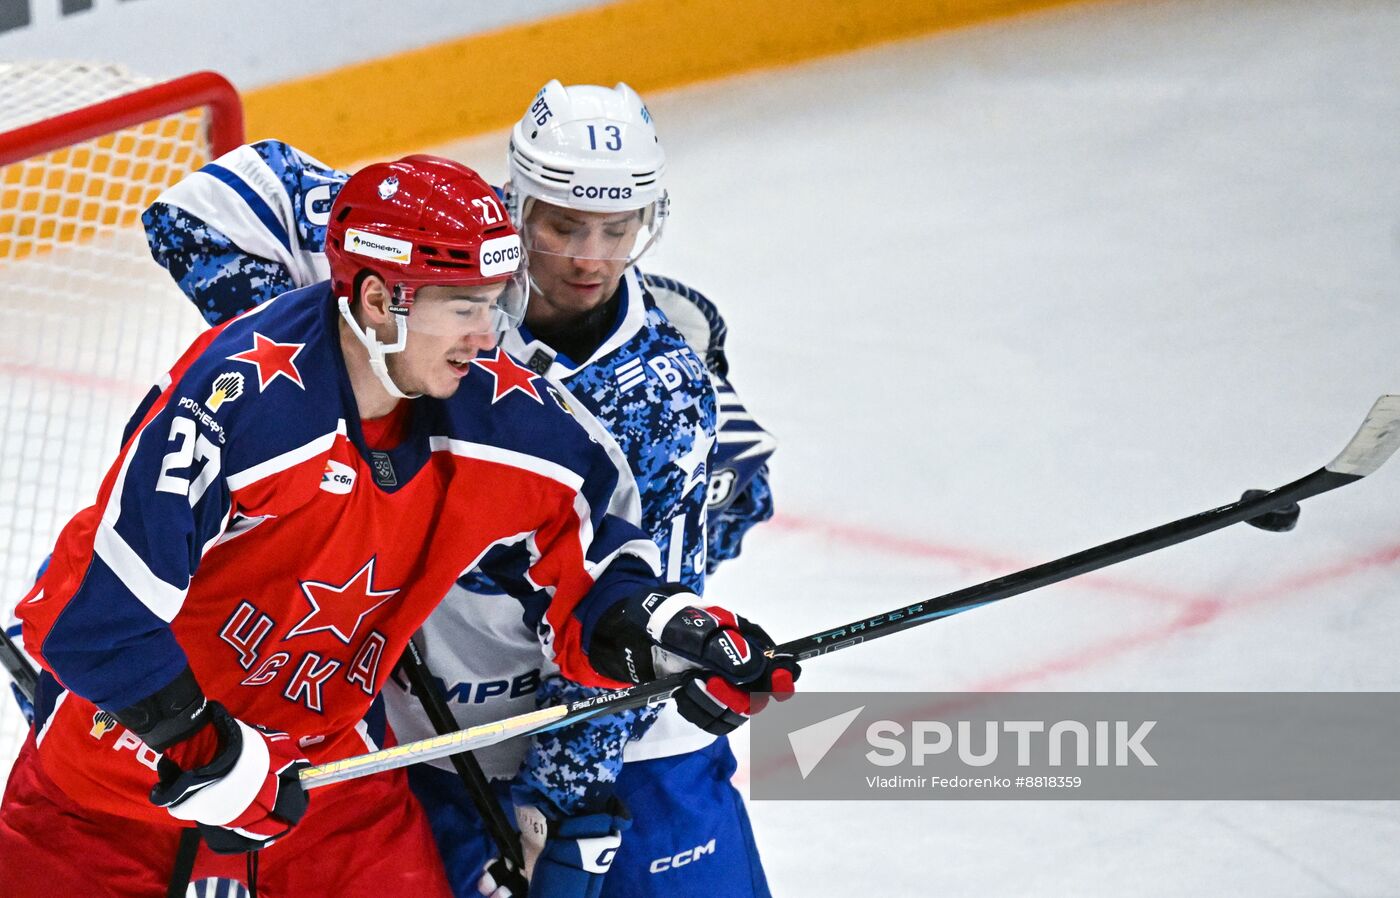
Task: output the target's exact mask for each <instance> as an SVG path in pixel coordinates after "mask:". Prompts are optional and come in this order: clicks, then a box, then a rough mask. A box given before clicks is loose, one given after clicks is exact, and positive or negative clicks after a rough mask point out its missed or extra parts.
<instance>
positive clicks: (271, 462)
mask: <svg viewBox="0 0 1400 898" xmlns="http://www.w3.org/2000/svg"><path fill="white" fill-rule="evenodd" d="M345 432H346V430H345V419H344V418H341V419H340V420H339V421H338V422H337V423H336V427H335V431H334V432H332V433H327V434H323V435H322V436H319V437H317V438H316V439H314V440H312V441H311V442H309V443H306V444H305V445H302V446H298V447H297V448H295V449H289V450H288V451H286V452H283V453H282V454H281V455H278V456H274V457H272V458H269V459H268V460H267V461H265V462H261V463H260V464H256V465H253V466H252V467H251V468H248V469H246V470H243V471H239V472H238V473H237V474H230V475H228V478H227V481H226V482H227V483H228V488H229V492H237V491H238V490H241V489H243V488H244V487H246V486H250V485H252V484H254V483H257V482H258V481H259V480H263V479H264V478H267V477H271V476H272V475H273V474H276V473H279V472H281V471H285V470H287V469H288V468H291V467H294V466H296V465H299V464H301V463H302V462H304V461H306V460H307V459H310V458H315V457H316V456H318V455H321V454H323V453H325V452H329V451H330V448H331V446H332V445H333V444H334V443H335V438H336V437H337V436H339V435H343V434H344V433H345Z"/></svg>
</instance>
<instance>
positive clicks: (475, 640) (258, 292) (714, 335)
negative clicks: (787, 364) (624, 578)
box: [143, 141, 774, 811]
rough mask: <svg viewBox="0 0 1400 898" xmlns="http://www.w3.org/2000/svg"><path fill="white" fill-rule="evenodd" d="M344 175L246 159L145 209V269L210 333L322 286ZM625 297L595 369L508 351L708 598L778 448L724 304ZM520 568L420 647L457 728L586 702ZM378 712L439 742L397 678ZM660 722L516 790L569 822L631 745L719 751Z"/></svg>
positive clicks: (622, 721) (566, 753)
mask: <svg viewBox="0 0 1400 898" xmlns="http://www.w3.org/2000/svg"><path fill="white" fill-rule="evenodd" d="M346 177H347V175H346V174H344V173H342V172H337V171H334V170H332V169H330V168H328V167H326V166H324V165H322V164H320V163H318V162H316V160H314V159H311V158H310V157H308V156H306V155H305V154H302V153H300V152H299V151H297V150H295V149H294V148H292V147H289V146H287V145H286V144H283V143H280V142H276V141H264V142H262V143H258V144H253V145H251V146H247V147H242V148H240V149H238V150H235V151H233V152H232V153H230V154H228V155H226V156H224V157H221V158H220V159H218V160H216V161H215V162H214V163H212V164H210V165H208V166H206V167H205V168H204V169H202V170H201V171H200V172H197V173H195V174H194V175H191V176H189V177H188V178H186V179H185V180H184V181H182V182H180V183H179V184H177V185H175V186H174V187H172V188H171V189H170V190H168V191H166V192H165V193H164V194H162V195H161V197H160V198H159V199H158V200H157V202H156V203H155V204H153V205H152V206H151V208H150V209H148V210H147V212H146V214H145V216H144V217H143V221H144V222H145V224H146V228H147V234H148V239H149V241H150V243H151V247H152V254H153V255H154V257H155V258H156V260H157V261H158V262H160V263H161V264H162V265H163V266H164V267H166V268H167V270H169V271H170V272H171V274H172V276H174V277H175V279H176V280H177V281H178V282H179V283H180V286H181V287H182V288H183V289H184V290H185V292H186V294H187V295H189V296H190V297H191V299H192V300H193V301H194V302H195V304H196V305H197V306H198V307H199V308H200V310H201V312H202V313H203V314H204V316H205V317H206V319H207V320H209V321H210V323H219V322H221V321H224V320H227V319H228V318H230V317H233V316H235V315H238V314H240V313H241V312H243V311H244V310H246V309H248V308H251V307H252V306H254V305H257V304H258V303H260V302H262V301H263V300H265V299H267V298H269V297H271V296H273V295H276V294H277V293H279V292H281V291H283V290H287V289H291V288H294V287H296V286H299V285H301V284H303V283H309V282H311V281H314V280H318V279H320V278H323V277H325V276H326V268H325V266H326V263H325V259H324V255H323V254H322V250H323V247H324V233H325V224H326V221H327V219H328V216H329V211H330V205H331V202H332V201H333V199H334V196H335V193H336V192H337V191H338V189H339V185H340V184H342V183H343V182H344V180H345V179H346ZM621 290H622V295H621V297H620V308H619V312H618V316H617V321H616V322H615V324H614V327H613V330H612V332H611V334H610V335H609V336H608V337H607V338H606V339H605V340H604V342H603V344H602V345H601V346H599V347H598V349H597V350H596V351H595V352H594V353H593V355H592V356H591V357H590V358H588V359H581V360H573V359H568V358H564V357H559V356H557V355H556V354H555V353H554V351H553V350H551V349H550V348H549V347H547V346H545V345H544V344H543V343H541V342H539V341H537V340H535V339H534V338H533V337H532V335H531V334H530V333H529V331H528V329H527V328H523V327H522V328H521V329H520V330H519V331H516V332H513V333H511V334H509V335H507V337H506V338H505V340H504V341H503V346H504V348H505V350H506V351H507V352H509V353H511V354H512V355H513V356H515V357H516V358H518V359H520V360H521V361H523V362H524V363H525V364H526V365H527V366H529V367H530V368H532V369H533V370H535V371H537V372H540V373H542V374H545V375H547V377H548V378H549V379H551V380H552V381H554V382H555V383H558V384H561V385H562V386H563V387H565V388H566V389H567V392H565V391H561V392H560V394H559V395H560V397H561V398H562V399H563V400H564V401H565V402H568V403H570V404H572V405H574V406H575V407H576V408H575V409H574V411H575V412H576V414H578V415H580V416H581V417H588V418H596V419H597V421H598V422H599V423H601V425H602V426H603V428H605V429H606V430H607V432H608V433H609V434H611V436H612V437H613V438H614V440H615V441H616V446H615V447H612V448H613V451H616V452H620V453H621V455H622V456H623V457H624V458H625V463H626V464H627V466H628V467H630V468H631V470H632V471H633V473H634V476H635V478H636V480H637V482H638V485H639V489H640V492H641V507H642V526H643V530H644V531H645V532H646V533H648V535H650V536H651V537H652V538H653V540H654V541H655V542H656V543H657V545H658V546H659V547H660V548H661V550H662V551H661V558H662V565H663V576H664V577H665V578H666V579H670V580H676V581H679V582H681V583H684V584H685V585H686V586H687V587H689V588H690V589H692V590H694V591H695V592H697V593H699V592H701V591H702V589H703V586H704V577H705V574H706V572H707V571H709V570H713V569H714V567H715V566H716V565H717V564H718V563H719V562H720V561H722V560H725V559H728V558H733V557H735V556H736V555H737V554H738V553H739V549H740V544H741V540H742V537H743V535H744V533H745V532H746V531H747V530H748V529H749V528H750V527H752V526H753V525H754V524H755V523H758V522H759V521H762V520H765V519H767V518H768V517H769V516H771V514H772V498H771V493H770V492H769V489H768V483H767V469H766V460H767V458H768V456H769V455H771V453H772V451H773V448H774V443H773V440H772V438H771V437H770V436H769V435H768V434H767V433H766V432H764V431H763V430H762V428H761V427H759V426H758V425H757V424H756V423H755V422H754V421H753V419H752V417H751V416H750V415H748V414H747V412H746V411H745V410H744V407H743V404H742V403H741V402H740V401H739V399H738V397H737V395H736V394H735V393H734V391H733V389H732V388H731V387H730V386H729V384H728V382H727V379H726V377H727V373H728V370H727V369H728V365H727V360H726V358H725V356H724V337H725V327H724V322H723V319H722V318H721V317H720V315H719V313H718V311H717V310H716V309H715V307H714V305H713V304H712V303H710V302H709V301H708V300H707V299H705V298H704V297H703V296H701V295H700V294H699V293H697V292H695V291H693V290H690V289H689V288H687V287H685V286H684V285H682V284H680V283H678V282H676V281H672V280H669V279H666V278H659V277H655V276H643V275H642V274H641V273H640V272H639V271H638V270H637V269H635V268H634V269H631V270H629V271H628V272H627V273H626V275H625V277H624V282H623V285H622V287H621ZM672 316H673V317H674V318H675V323H672V321H671V317H672ZM509 554H510V550H509V549H502V550H500V552H499V553H498V554H497V555H495V556H492V557H489V558H488V559H486V560H485V561H484V562H483V567H488V566H489V569H490V570H491V571H492V572H493V576H491V577H487V576H485V575H484V574H482V573H481V572H480V570H478V571H472V572H467V573H466V574H464V576H463V577H462V578H461V579H460V580H459V582H458V583H457V584H456V586H454V587H453V589H452V591H451V592H450V593H449V595H448V597H447V599H446V600H445V601H444V603H443V605H442V606H441V607H440V608H439V609H438V611H437V612H435V613H434V615H433V616H432V617H431V618H430V619H429V621H428V622H427V624H425V626H424V628H423V631H422V633H421V636H420V641H421V643H422V648H423V653H424V655H425V658H426V660H427V661H428V662H429V664H430V666H431V667H432V669H433V671H434V673H435V675H436V676H437V678H438V679H439V680H440V682H441V686H442V687H443V691H444V694H445V695H446V697H447V699H448V701H449V705H450V707H451V708H452V711H453V713H454V714H455V716H456V717H457V720H458V722H459V723H460V724H462V725H471V724H474V723H479V722H485V721H489V720H496V719H500V718H502V717H506V716H509V715H511V714H516V713H521V712H522V711H525V710H529V709H531V708H532V707H534V706H535V705H536V704H543V703H552V702H556V701H560V700H570V699H572V698H576V697H578V696H579V694H580V693H579V692H578V690H580V689H582V687H579V686H577V685H575V684H572V683H569V682H567V681H564V680H562V679H561V678H560V677H559V676H558V674H557V670H556V669H555V668H554V667H553V665H552V664H550V663H549V662H548V661H547V660H546V659H544V658H542V655H541V652H540V650H539V641H538V638H537V634H536V633H535V632H534V631H535V626H536V625H537V621H538V618H539V614H538V608H539V607H540V600H539V597H538V596H532V595H530V594H528V587H526V586H524V583H523V578H517V577H513V576H511V575H510V573H509V572H510V571H511V569H512V560H511V558H510V557H509ZM488 562H489V564H488ZM504 595H510V596H512V597H514V599H515V600H514V601H512V600H511V599H508V598H503V596H504ZM385 698H386V702H387V704H388V707H389V712H390V720H391V722H392V724H393V726H394V729H395V731H396V732H397V734H398V735H399V737H400V738H401V739H404V740H408V739H414V738H419V737H422V736H427V735H431V734H432V731H431V728H430V726H429V724H428V722H427V720H426V718H424V716H423V714H422V712H421V710H420V709H419V708H418V705H417V700H416V699H414V698H413V697H411V696H410V695H409V694H408V693H407V691H406V686H405V685H404V684H399V683H397V680H391V681H390V683H389V684H388V685H387V686H386V688H385ZM656 716H657V711H656V710H655V709H651V710H644V711H638V712H632V713H630V714H619V715H612V716H608V717H604V718H599V719H596V720H595V721H590V722H588V723H586V724H584V725H581V726H580V727H578V728H571V729H569V730H565V731H563V734H562V735H559V734H547V735H545V736H544V737H541V738H539V739H538V740H537V741H535V742H534V743H532V744H531V746H530V750H529V757H528V761H527V763H526V765H525V771H524V773H523V775H522V776H523V781H524V783H525V784H526V786H527V788H528V789H529V790H530V791H531V792H532V793H533V794H534V795H535V796H536V797H537V798H542V799H544V800H547V801H549V802H551V803H553V804H555V805H556V806H557V807H559V808H560V809H561V810H564V811H571V810H574V809H576V808H578V807H581V806H584V805H587V804H591V803H592V802H593V799H594V798H595V797H596V795H597V794H601V791H600V790H605V789H606V786H607V784H608V783H609V782H611V781H612V780H614V779H615V777H616V773H617V770H618V769H619V768H620V766H621V763H622V760H623V746H624V744H628V742H629V740H636V739H639V738H640V740H641V741H640V742H636V741H633V742H631V744H630V745H629V747H628V750H627V758H628V759H633V758H645V757H658V756H662V755H666V754H673V753H676V752H682V751H689V750H693V749H697V748H700V747H703V746H704V745H706V744H708V743H709V742H710V741H711V738H712V737H710V736H708V735H707V734H705V733H703V732H701V731H699V730H698V729H696V728H695V727H693V726H691V725H690V724H689V723H686V722H685V721H683V720H681V719H680V718H679V715H676V714H675V713H674V711H672V710H669V709H668V710H666V711H664V712H662V719H661V722H660V723H658V724H656V725H655V726H653V725H652V723H653V718H655V717H656ZM648 730H649V732H648ZM644 733H645V737H643V734H644ZM519 743H520V740H515V741H514V742H511V743H505V744H503V745H500V746H494V747H492V748H491V749H487V750H486V751H484V752H482V753H480V755H479V757H480V760H481V761H482V763H483V766H484V767H485V768H486V770H487V772H488V774H489V775H491V776H493V777H509V776H511V775H512V774H513V773H515V772H516V770H517V769H518V768H519V766H520V763H521V757H520V753H521V751H522V749H523V746H521V745H520V744H519ZM444 766H445V764H444Z"/></svg>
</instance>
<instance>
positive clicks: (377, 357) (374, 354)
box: [336, 296, 423, 399]
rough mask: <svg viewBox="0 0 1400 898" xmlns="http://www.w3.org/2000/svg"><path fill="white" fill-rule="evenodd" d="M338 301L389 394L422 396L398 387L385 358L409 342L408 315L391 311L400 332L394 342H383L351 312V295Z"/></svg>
mask: <svg viewBox="0 0 1400 898" xmlns="http://www.w3.org/2000/svg"><path fill="white" fill-rule="evenodd" d="M336 302H337V304H338V305H339V306H340V317H341V318H344V319H345V323H346V324H348V325H350V331H351V333H353V334H354V335H355V338H356V339H358V340H359V341H360V342H361V343H362V344H364V347H365V349H366V350H368V351H369V369H370V370H371V371H373V372H374V376H375V377H377V378H379V383H380V384H382V385H383V387H384V389H386V390H388V391H389V395H390V396H393V397H395V398H398V399H417V398H418V397H419V396H422V395H423V394H422V393H405V392H404V391H403V390H400V389H399V388H398V385H397V384H395V383H394V379H393V378H392V377H390V376H389V363H388V360H387V359H386V358H385V356H387V355H388V354H389V353H391V352H403V348H404V346H405V345H406V344H407V343H408V320H407V319H408V316H407V315H405V314H403V313H401V312H391V313H390V314H391V315H393V316H394V328H395V331H394V332H395V333H396V334H398V337H397V338H396V339H395V340H394V342H393V343H381V342H379V338H378V337H377V336H375V334H374V331H366V330H365V329H364V328H362V327H360V323H359V322H358V321H356V320H355V316H354V315H352V314H351V313H350V299H349V297H346V296H342V297H340V298H339V299H338V300H337V301H336Z"/></svg>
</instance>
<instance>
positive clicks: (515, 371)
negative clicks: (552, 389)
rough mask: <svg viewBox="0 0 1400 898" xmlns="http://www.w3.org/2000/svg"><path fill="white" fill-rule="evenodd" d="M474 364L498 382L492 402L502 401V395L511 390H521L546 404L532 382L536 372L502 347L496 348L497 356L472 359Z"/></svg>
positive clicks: (541, 403)
mask: <svg viewBox="0 0 1400 898" xmlns="http://www.w3.org/2000/svg"><path fill="white" fill-rule="evenodd" d="M472 364H473V365H476V366H477V367H479V368H483V369H485V370H486V371H487V372H488V373H489V374H490V375H491V376H492V377H493V378H494V379H495V383H496V392H495V393H494V394H493V395H492V396H491V404H492V405H495V404H496V403H497V402H500V401H501V397H503V396H505V395H507V394H508V393H510V391H511V390H519V391H520V392H522V393H524V394H525V395H526V396H529V397H530V398H531V399H533V400H535V401H536V402H538V403H539V404H540V405H544V400H543V399H541V398H540V393H539V391H538V390H536V389H535V385H534V384H533V383H531V381H532V380H534V379H535V376H536V375H535V372H533V371H531V370H530V369H529V368H526V367H525V366H524V365H522V364H520V363H519V362H517V361H516V360H515V359H513V358H511V357H510V356H509V355H507V354H506V353H505V352H503V351H502V350H500V349H497V350H496V357H495V358H492V359H486V358H482V357H480V356H477V357H476V358H474V359H472Z"/></svg>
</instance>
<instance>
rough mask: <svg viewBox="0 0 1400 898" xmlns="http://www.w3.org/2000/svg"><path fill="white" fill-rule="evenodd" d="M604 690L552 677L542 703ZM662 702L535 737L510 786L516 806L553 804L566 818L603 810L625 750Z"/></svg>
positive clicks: (542, 688) (561, 701)
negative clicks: (518, 773) (517, 774)
mask: <svg viewBox="0 0 1400 898" xmlns="http://www.w3.org/2000/svg"><path fill="white" fill-rule="evenodd" d="M601 692H603V690H601V689H593V688H589V687H586V686H580V685H579V684H577V683H570V682H569V681H567V680H565V679H563V678H562V677H550V678H548V679H546V680H545V681H544V683H543V684H542V685H541V686H540V689H539V692H538V693H537V701H538V704H539V706H540V707H546V706H550V705H561V704H566V703H568V702H576V701H580V700H582V699H585V698H588V697H590V696H594V695H597V694H599V693H601ZM659 713H660V706H659V705H657V706H650V707H644V708H633V709H631V710H627V711H619V712H615V713H612V714H602V715H599V716H597V717H592V718H589V719H588V720H585V721H582V722H581V723H576V724H573V725H572V726H567V727H561V728H560V729H557V730H550V731H549V732H545V733H540V734H539V735H537V736H535V737H533V738H532V739H531V740H530V749H529V752H528V753H527V754H526V756H525V761H524V764H523V765H522V767H521V771H520V775H519V776H518V777H517V778H516V782H515V784H514V785H513V787H512V789H511V793H512V798H513V799H514V800H515V802H516V803H517V804H528V805H535V806H537V807H541V806H548V807H552V808H553V809H554V810H555V811H556V813H558V814H560V815H562V816H576V815H578V814H585V813H591V812H594V811H598V810H601V809H602V808H603V806H604V805H605V804H606V803H607V800H608V797H609V796H610V795H612V793H613V789H614V788H615V787H616V786H617V776H618V773H620V772H621V771H622V752H623V749H624V748H625V747H626V746H627V743H628V742H630V741H632V740H635V739H639V738H641V736H642V735H643V734H644V733H645V732H646V731H647V730H648V729H650V727H651V725H652V724H653V723H655V722H656V717H657V715H658V714H659Z"/></svg>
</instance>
